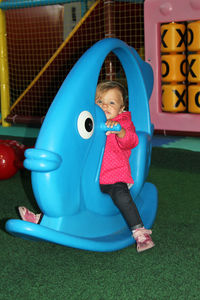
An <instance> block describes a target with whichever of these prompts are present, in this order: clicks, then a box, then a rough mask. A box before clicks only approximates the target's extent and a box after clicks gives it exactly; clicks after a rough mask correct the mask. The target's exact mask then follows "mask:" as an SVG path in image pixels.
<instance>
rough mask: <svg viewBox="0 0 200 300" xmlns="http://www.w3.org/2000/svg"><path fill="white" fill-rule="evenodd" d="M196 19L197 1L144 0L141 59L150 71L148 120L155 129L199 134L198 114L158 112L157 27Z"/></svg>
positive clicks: (199, 0)
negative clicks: (150, 68)
mask: <svg viewBox="0 0 200 300" xmlns="http://www.w3.org/2000/svg"><path fill="white" fill-rule="evenodd" d="M192 20H200V0H170V1H166V0H145V2H144V26H145V59H146V61H147V62H149V63H150V64H151V66H152V68H153V72H154V88H153V93H152V96H151V100H150V112H151V121H152V123H153V124H154V126H155V129H156V130H166V131H167V130H168V131H184V132H200V114H191V113H167V112H162V110H161V65H160V63H161V55H160V43H161V37H160V24H161V23H169V22H181V21H192Z"/></svg>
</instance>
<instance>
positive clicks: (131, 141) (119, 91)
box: [19, 81, 154, 252]
mask: <svg viewBox="0 0 200 300" xmlns="http://www.w3.org/2000/svg"><path fill="white" fill-rule="evenodd" d="M126 97H127V95H126V90H125V88H124V87H123V86H122V85H121V84H120V83H118V82H115V81H107V82H103V83H100V84H98V86H97V90H96V97H95V103H96V104H97V105H98V106H100V108H101V109H102V110H103V111H104V113H105V115H106V118H107V122H106V125H107V127H109V128H110V130H109V131H107V132H106V135H107V139H106V146H105V151H104V157H103V161H102V166H101V172H100V189H101V191H102V192H103V193H107V194H109V195H110V197H111V198H112V200H113V202H114V204H115V205H116V206H117V207H118V209H119V211H120V212H121V214H122V216H123V217H124V219H125V221H126V222H127V224H128V226H129V228H130V230H131V231H132V234H133V237H134V239H135V240H136V243H137V251H138V252H142V251H144V250H147V249H149V248H152V247H153V246H154V243H153V241H152V239H151V237H150V235H151V233H152V231H151V230H147V229H145V228H144V225H143V223H142V220H141V218H140V215H139V212H138V210H137V207H136V205H135V203H134V202H133V200H132V197H131V194H130V191H129V188H128V186H129V185H130V184H131V185H132V184H133V183H134V181H133V179H132V176H131V169H130V165H129V157H130V155H131V149H133V148H134V147H136V146H137V144H138V137H137V134H136V132H135V127H134V125H133V123H132V121H131V113H130V112H128V111H124V109H125V101H126ZM117 124H120V125H121V130H120V131H119V132H116V131H112V128H113V126H115V125H117ZM19 213H20V216H21V218H22V219H23V220H25V221H29V222H33V223H38V222H39V221H40V219H41V217H42V215H41V214H37V215H35V214H34V213H32V212H30V211H29V210H28V209H27V208H25V207H19Z"/></svg>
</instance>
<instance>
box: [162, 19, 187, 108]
mask: <svg viewBox="0 0 200 300" xmlns="http://www.w3.org/2000/svg"><path fill="white" fill-rule="evenodd" d="M185 34H186V26H185V24H181V23H174V22H173V23H168V24H163V25H161V60H162V61H161V74H162V111H166V112H174V113H175V112H183V111H186V108H187V103H186V101H187V99H186V53H185V50H186V45H185V42H186V39H185Z"/></svg>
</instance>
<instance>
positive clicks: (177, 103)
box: [172, 90, 186, 107]
mask: <svg viewBox="0 0 200 300" xmlns="http://www.w3.org/2000/svg"><path fill="white" fill-rule="evenodd" d="M185 91H186V90H184V91H183V92H182V94H180V93H179V92H178V91H177V90H172V92H173V93H174V94H175V95H176V96H177V97H178V101H177V102H176V104H175V107H178V106H179V104H180V103H182V104H183V106H184V107H185V102H184V100H183V97H184V95H185Z"/></svg>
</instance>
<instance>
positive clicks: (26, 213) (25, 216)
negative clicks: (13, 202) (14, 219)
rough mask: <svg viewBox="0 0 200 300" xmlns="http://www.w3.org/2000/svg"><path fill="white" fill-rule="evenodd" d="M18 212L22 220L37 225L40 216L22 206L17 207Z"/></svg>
mask: <svg viewBox="0 0 200 300" xmlns="http://www.w3.org/2000/svg"><path fill="white" fill-rule="evenodd" d="M18 210H19V214H20V217H21V218H22V220H24V221H27V222H31V223H35V224H38V223H39V221H40V218H41V215H42V214H34V213H33V212H31V211H30V210H28V208H26V207H24V206H19V207H18Z"/></svg>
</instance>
